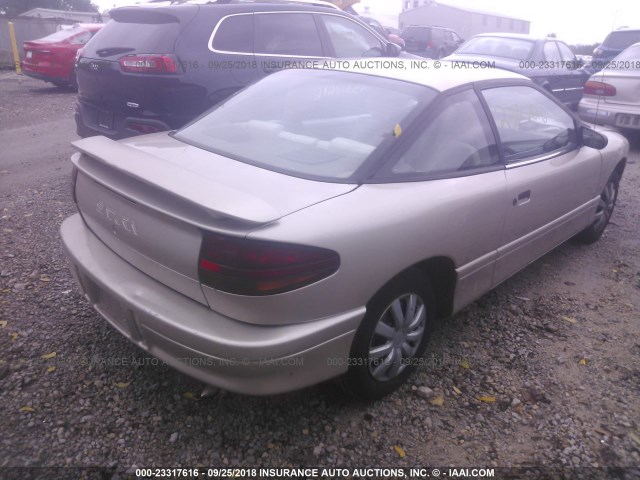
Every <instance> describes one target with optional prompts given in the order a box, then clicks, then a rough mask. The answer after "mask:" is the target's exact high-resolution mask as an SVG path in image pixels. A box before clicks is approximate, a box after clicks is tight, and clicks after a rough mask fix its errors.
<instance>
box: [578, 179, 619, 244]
mask: <svg viewBox="0 0 640 480" xmlns="http://www.w3.org/2000/svg"><path fill="white" fill-rule="evenodd" d="M619 186H620V174H619V173H618V172H613V173H612V174H611V176H610V177H609V180H607V184H606V185H605V187H604V190H603V191H602V193H601V194H600V201H599V202H598V208H597V209H596V217H595V219H594V220H593V223H592V224H591V225H589V226H588V227H587V228H585V229H584V230H582V231H581V232H580V233H578V234H577V235H576V236H575V239H576V240H577V241H578V242H580V243H585V244H591V243H595V242H597V241H598V240H599V239H600V237H602V234H603V233H604V231H605V229H606V228H607V225H608V224H609V220H611V216H612V215H613V210H614V209H615V206H616V201H617V200H618V188H619Z"/></svg>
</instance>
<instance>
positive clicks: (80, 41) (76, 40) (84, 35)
mask: <svg viewBox="0 0 640 480" xmlns="http://www.w3.org/2000/svg"><path fill="white" fill-rule="evenodd" d="M89 40H91V32H88V31H86V30H85V31H84V32H80V33H79V34H77V35H76V36H75V37H73V38H72V39H71V44H72V45H84V44H85V43H87V42H88V41H89Z"/></svg>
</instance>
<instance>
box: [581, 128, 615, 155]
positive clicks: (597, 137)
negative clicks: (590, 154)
mask: <svg viewBox="0 0 640 480" xmlns="http://www.w3.org/2000/svg"><path fill="white" fill-rule="evenodd" d="M580 132H581V134H582V145H584V146H585V147H591V148H595V149H596V150H602V149H603V148H604V147H606V146H607V145H608V144H609V139H608V138H607V137H605V136H604V135H602V134H601V133H598V132H596V131H595V130H593V129H591V128H589V127H586V126H583V127H582V128H581V129H580Z"/></svg>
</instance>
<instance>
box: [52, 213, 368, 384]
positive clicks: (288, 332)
mask: <svg viewBox="0 0 640 480" xmlns="http://www.w3.org/2000/svg"><path fill="white" fill-rule="evenodd" d="M61 236H62V241H63V245H64V248H65V252H66V255H67V258H68V259H69V262H70V263H71V267H72V271H73V274H74V277H75V278H76V280H77V281H78V283H79V285H80V287H81V289H82V291H83V293H84V295H85V297H86V298H87V299H88V300H89V302H90V303H91V304H92V305H93V306H94V308H95V309H96V310H97V311H98V313H100V315H101V316H102V317H104V318H105V319H106V320H107V321H108V322H109V323H111V324H112V325H113V326H114V327H115V328H116V329H117V330H119V331H120V332H121V333H122V334H123V335H125V336H126V337H127V338H128V339H129V340H131V341H132V342H133V343H135V344H136V345H138V346H139V347H141V348H142V349H144V350H146V351H147V352H149V353H150V354H152V355H154V356H156V357H158V358H159V359H161V360H163V361H165V362H166V363H167V364H169V365H171V366H173V367H174V368H176V369H177V370H180V371H182V372H183V373H186V374H187V375H190V376H192V377H194V378H197V379H199V380H201V381H203V382H205V383H208V384H211V385H215V386H217V387H220V388H223V389H226V390H231V391H234V392H238V393H244V394H253V395H265V394H275V393H281V392H287V391H291V390H295V389H298V388H302V387H305V386H309V385H313V384H316V383H319V382H322V381H324V380H328V379H330V378H332V377H336V376H338V375H341V374H342V373H344V372H346V370H347V363H348V356H349V351H350V348H351V343H352V340H353V337H354V335H355V330H356V328H357V326H358V325H359V323H360V321H361V320H362V317H363V316H364V313H365V308H364V307H362V308H358V309H356V310H353V311H350V312H345V313H343V314H341V315H337V316H334V317H330V318H324V319H321V320H317V321H314V322H309V323H302V324H295V325H284V326H264V325H251V324H247V323H244V322H239V321H236V320H234V319H231V318H228V317H225V316H223V315H220V314H218V313H216V312H214V311H212V310H211V309H209V308H208V307H207V306H206V305H202V304H200V303H198V302H196V301H194V300H191V299H189V298H187V297H185V296H184V295H181V294H180V293H177V292H176V291H174V290H172V289H170V288H168V287H166V286H165V285H163V284H161V283H159V282H157V281H156V280H154V279H153V278H151V277H149V276H147V275H146V274H144V273H142V272H140V271H139V270H137V269H136V268H135V267H133V266H131V265H130V264H129V263H127V262H126V261H124V260H123V259H122V258H120V257H119V256H117V255H116V254H115V253H114V252H112V251H111V250H110V249H109V248H108V247H106V246H105V245H104V244H103V243H102V242H101V241H100V240H99V239H98V238H97V237H96V236H95V235H93V233H92V232H91V231H90V230H89V229H88V228H87V227H86V225H85V223H84V221H83V220H82V218H81V217H80V215H79V214H76V215H74V216H72V217H69V218H68V219H67V220H65V221H64V222H63V224H62V227H61Z"/></svg>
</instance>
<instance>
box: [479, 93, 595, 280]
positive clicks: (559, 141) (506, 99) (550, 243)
mask: <svg viewBox="0 0 640 480" xmlns="http://www.w3.org/2000/svg"><path fill="white" fill-rule="evenodd" d="M482 95H483V97H484V99H485V101H486V103H487V105H488V108H489V111H490V112H491V115H492V116H493V119H494V121H495V127H496V130H497V134H498V137H499V140H500V144H501V148H502V151H503V154H504V158H505V162H506V179H507V186H508V198H507V200H506V201H507V204H506V215H505V224H504V229H503V232H502V239H501V242H500V243H501V246H500V248H499V249H498V261H497V265H496V270H495V275H494V285H497V284H498V283H500V282H502V281H503V280H505V279H506V278H508V277H509V276H511V275H513V274H514V273H516V272H517V271H518V270H520V269H521V268H523V267H524V266H526V265H527V264H529V263H531V262H532V261H534V260H536V259H537V258H538V257H540V256H542V255H543V254H545V253H546V252H548V251H549V250H551V249H552V248H553V247H555V246H556V245H558V244H560V243H562V242H563V241H565V240H567V239H568V238H570V237H571V236H573V235H574V234H576V233H577V232H578V231H580V230H581V229H582V228H584V227H586V226H587V224H588V223H589V222H590V221H591V220H592V219H593V214H594V212H595V208H596V205H597V199H598V192H597V182H598V178H599V176H600V169H601V156H600V153H599V152H598V151H597V150H593V149H591V148H587V147H583V148H580V147H579V145H578V142H577V135H576V123H575V120H574V118H573V116H572V115H571V114H569V113H568V112H567V111H566V110H565V109H564V108H563V107H562V106H560V105H558V103H557V102H556V101H555V100H553V99H552V98H550V97H549V96H548V95H546V94H545V93H543V92H541V91H539V90H538V89H536V88H535V87H533V86H529V85H512V86H501V87H494V88H488V89H484V90H483V91H482Z"/></svg>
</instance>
